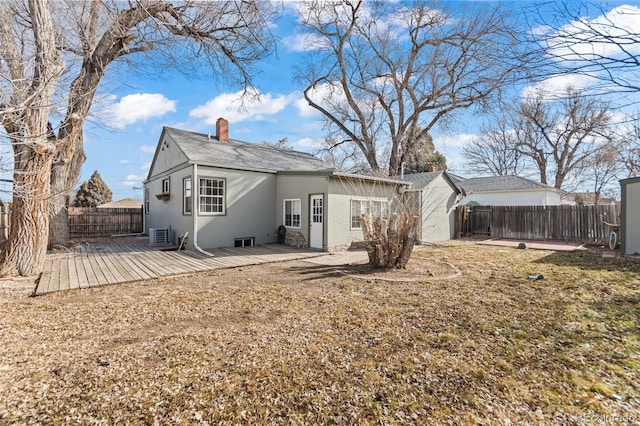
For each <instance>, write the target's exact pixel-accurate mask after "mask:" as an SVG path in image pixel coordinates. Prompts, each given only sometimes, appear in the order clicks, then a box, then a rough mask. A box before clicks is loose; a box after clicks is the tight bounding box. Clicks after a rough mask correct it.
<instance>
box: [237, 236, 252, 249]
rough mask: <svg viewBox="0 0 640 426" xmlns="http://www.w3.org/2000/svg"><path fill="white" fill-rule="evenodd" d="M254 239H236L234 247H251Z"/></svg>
mask: <svg viewBox="0 0 640 426" xmlns="http://www.w3.org/2000/svg"><path fill="white" fill-rule="evenodd" d="M253 244H254V238H253V237H250V238H236V239H235V241H234V244H233V246H234V247H253Z"/></svg>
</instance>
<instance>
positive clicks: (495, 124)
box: [462, 110, 527, 176]
mask: <svg viewBox="0 0 640 426" xmlns="http://www.w3.org/2000/svg"><path fill="white" fill-rule="evenodd" d="M503 111H504V110H503ZM512 118H515V119H516V120H517V115H511V114H507V115H506V116H501V117H496V119H495V120H492V123H491V126H484V127H483V129H482V130H481V132H480V135H479V136H478V137H476V138H474V140H473V141H472V142H471V144H470V145H468V146H466V147H464V148H463V149H462V155H463V156H464V158H465V160H466V167H467V169H470V170H473V171H474V172H475V173H479V174H482V173H485V174H489V175H492V176H506V175H520V174H522V173H523V172H524V171H525V170H526V168H527V161H526V157H525V156H524V155H522V154H521V153H520V151H518V150H517V149H515V147H516V146H517V145H518V134H517V130H516V129H518V128H519V126H518V125H517V124H516V125H513V123H511V119H512Z"/></svg>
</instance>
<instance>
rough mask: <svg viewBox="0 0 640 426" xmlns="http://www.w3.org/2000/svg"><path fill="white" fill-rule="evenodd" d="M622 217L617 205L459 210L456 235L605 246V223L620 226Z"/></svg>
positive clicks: (490, 207) (496, 207)
mask: <svg viewBox="0 0 640 426" xmlns="http://www.w3.org/2000/svg"><path fill="white" fill-rule="evenodd" d="M619 215H620V208H619V206H617V205H606V206H586V205H576V206H459V207H458V208H457V209H456V235H458V236H469V235H486V236H488V237H491V238H511V239H522V240H563V241H577V242H585V243H594V244H604V243H606V242H607V241H608V238H609V231H608V229H607V226H606V225H605V224H604V222H608V223H616V224H619V223H620V218H619Z"/></svg>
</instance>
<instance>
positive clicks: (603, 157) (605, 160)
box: [580, 143, 622, 204]
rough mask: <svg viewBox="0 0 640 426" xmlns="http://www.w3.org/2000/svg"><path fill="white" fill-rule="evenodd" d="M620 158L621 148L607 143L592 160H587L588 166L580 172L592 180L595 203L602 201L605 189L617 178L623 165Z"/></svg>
mask: <svg viewBox="0 0 640 426" xmlns="http://www.w3.org/2000/svg"><path fill="white" fill-rule="evenodd" d="M619 158H620V150H619V147H618V146H617V144H614V143H607V144H605V145H604V146H602V147H601V149H599V150H598V151H596V152H595V154H594V155H593V157H591V159H590V161H587V164H586V167H584V168H583V169H582V171H581V173H580V174H581V175H582V176H585V177H586V178H587V180H588V181H590V182H591V188H592V190H593V193H594V194H595V200H594V201H595V204H599V203H600V198H601V196H602V194H603V192H604V191H605V189H607V187H609V186H610V185H611V183H613V182H615V181H616V180H617V178H618V174H619V173H620V169H621V165H622V164H621V163H620V161H619ZM615 183H616V184H617V182H615Z"/></svg>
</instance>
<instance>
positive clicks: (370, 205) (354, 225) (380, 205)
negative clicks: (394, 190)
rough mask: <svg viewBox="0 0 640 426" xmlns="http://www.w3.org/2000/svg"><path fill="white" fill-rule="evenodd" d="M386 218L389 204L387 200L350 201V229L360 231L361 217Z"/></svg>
mask: <svg viewBox="0 0 640 426" xmlns="http://www.w3.org/2000/svg"><path fill="white" fill-rule="evenodd" d="M364 214H371V215H372V216H373V217H387V216H388V215H389V202H388V201H387V200H358V199H354V200H351V229H362V215H364Z"/></svg>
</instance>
